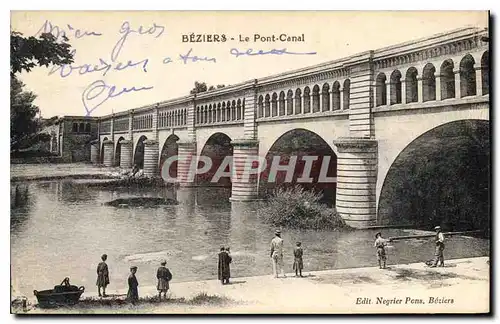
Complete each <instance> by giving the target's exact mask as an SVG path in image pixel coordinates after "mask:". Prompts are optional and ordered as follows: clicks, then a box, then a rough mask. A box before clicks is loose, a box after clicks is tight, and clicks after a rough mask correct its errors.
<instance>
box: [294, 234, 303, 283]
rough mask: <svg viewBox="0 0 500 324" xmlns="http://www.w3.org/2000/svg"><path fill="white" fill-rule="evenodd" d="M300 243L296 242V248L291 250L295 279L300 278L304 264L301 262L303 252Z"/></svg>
mask: <svg viewBox="0 0 500 324" xmlns="http://www.w3.org/2000/svg"><path fill="white" fill-rule="evenodd" d="M301 245H302V243H300V242H297V247H296V248H295V249H293V257H294V261H293V270H295V277H298V276H299V275H300V276H301V277H302V269H303V268H304V262H303V261H302V255H303V254H304V251H303V250H302V248H301Z"/></svg>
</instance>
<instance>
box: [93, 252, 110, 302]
mask: <svg viewBox="0 0 500 324" xmlns="http://www.w3.org/2000/svg"><path fill="white" fill-rule="evenodd" d="M107 259H108V256H107V255H106V254H103V255H102V256H101V260H102V262H100V263H99V265H98V266H97V281H96V285H97V292H98V294H99V297H101V296H103V297H107V295H106V286H107V285H109V271H108V265H107V264H106V260H107ZM101 287H102V295H101Z"/></svg>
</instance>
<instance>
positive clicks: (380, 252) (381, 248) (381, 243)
mask: <svg viewBox="0 0 500 324" xmlns="http://www.w3.org/2000/svg"><path fill="white" fill-rule="evenodd" d="M386 245H387V240H386V239H384V238H383V237H382V233H380V232H378V233H377V234H375V243H374V244H373V246H374V247H376V248H377V261H378V266H379V268H380V269H385V264H386V261H387V256H386V254H385V246H386Z"/></svg>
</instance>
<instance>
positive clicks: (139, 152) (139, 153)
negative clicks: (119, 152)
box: [134, 135, 148, 169]
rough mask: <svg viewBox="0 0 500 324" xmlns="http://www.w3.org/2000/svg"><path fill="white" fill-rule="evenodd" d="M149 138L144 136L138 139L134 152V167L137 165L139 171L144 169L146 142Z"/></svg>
mask: <svg viewBox="0 0 500 324" xmlns="http://www.w3.org/2000/svg"><path fill="white" fill-rule="evenodd" d="M147 139H148V138H147V137H146V136H145V135H142V136H141V137H139V138H138V139H137V142H136V144H135V150H134V165H135V164H137V165H138V166H139V169H142V168H143V167H144V141H145V140H147Z"/></svg>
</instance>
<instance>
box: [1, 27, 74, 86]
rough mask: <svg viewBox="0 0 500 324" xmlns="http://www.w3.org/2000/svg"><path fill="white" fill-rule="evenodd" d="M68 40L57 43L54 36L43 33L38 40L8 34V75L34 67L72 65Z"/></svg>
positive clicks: (16, 33)
mask: <svg viewBox="0 0 500 324" xmlns="http://www.w3.org/2000/svg"><path fill="white" fill-rule="evenodd" d="M67 40H68V38H66V36H64V37H63V42H61V43H58V42H57V39H56V37H55V36H54V35H52V34H49V33H44V34H42V35H41V36H40V38H35V37H33V36H30V37H23V36H22V34H21V33H19V32H16V31H11V33H10V75H11V76H14V75H15V74H16V73H19V72H22V71H26V72H30V71H31V69H32V68H34V67H35V66H46V67H48V66H49V65H51V64H53V65H62V64H71V63H73V54H72V53H71V52H70V49H71V45H70V44H68V43H66V41H67Z"/></svg>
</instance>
